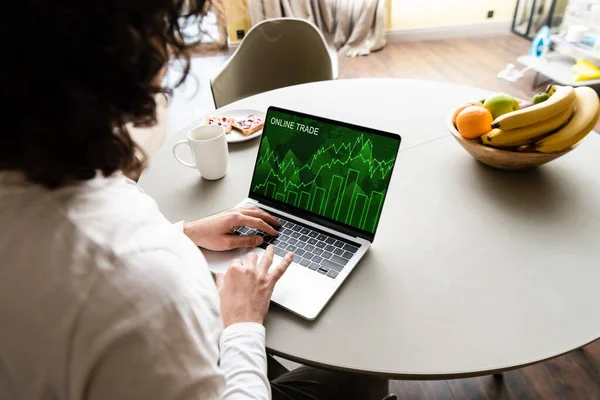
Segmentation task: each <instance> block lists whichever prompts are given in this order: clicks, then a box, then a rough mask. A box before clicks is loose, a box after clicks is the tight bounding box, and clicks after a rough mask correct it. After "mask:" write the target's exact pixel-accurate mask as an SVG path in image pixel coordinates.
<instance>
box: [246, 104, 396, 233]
mask: <svg viewBox="0 0 600 400" xmlns="http://www.w3.org/2000/svg"><path fill="white" fill-rule="evenodd" d="M399 147H400V136H398V135H394V134H389V133H384V132H378V131H374V130H371V129H368V128H360V127H356V126H352V125H348V124H343V123H337V122H335V121H329V120H325V119H322V118H319V117H309V116H305V115H302V114H300V115H297V114H296V113H294V112H286V111H284V110H281V109H277V108H273V107H271V108H270V109H269V111H268V113H267V117H266V120H265V127H264V130H263V137H262V140H261V144H260V148H259V151H258V157H257V161H256V166H255V170H254V176H253V178H252V183H251V187H250V192H251V193H252V194H255V195H259V196H263V197H266V198H268V199H271V200H275V202H279V203H284V204H286V205H289V206H293V207H296V208H300V209H302V210H304V211H308V212H309V213H314V214H317V215H319V216H321V217H325V218H326V219H329V220H333V221H335V222H338V223H342V224H345V225H349V226H351V227H353V228H356V229H359V230H362V231H366V232H368V233H369V234H374V233H375V229H376V228H377V224H378V222H379V217H380V215H381V210H382V206H383V201H384V199H385V195H386V192H387V189H388V186H389V183H390V179H391V175H392V169H393V168H394V163H395V161H396V156H397V154H398V149H399Z"/></svg>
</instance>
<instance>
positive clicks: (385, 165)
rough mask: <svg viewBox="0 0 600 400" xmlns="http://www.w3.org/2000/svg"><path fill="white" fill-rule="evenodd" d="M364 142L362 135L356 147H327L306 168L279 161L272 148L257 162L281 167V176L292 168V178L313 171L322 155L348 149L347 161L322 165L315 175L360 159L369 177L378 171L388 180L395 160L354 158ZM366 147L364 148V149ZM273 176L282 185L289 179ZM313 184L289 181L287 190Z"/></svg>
mask: <svg viewBox="0 0 600 400" xmlns="http://www.w3.org/2000/svg"><path fill="white" fill-rule="evenodd" d="M363 140H364V139H363V136H362V135H361V136H360V137H359V138H358V139H357V140H356V142H355V143H354V145H353V146H350V145H349V144H341V145H340V146H339V147H336V146H335V144H332V145H330V146H329V147H327V148H326V149H323V148H321V149H319V150H318V151H317V153H315V155H314V156H313V157H312V159H311V161H310V162H309V163H308V164H306V165H304V166H302V167H300V168H297V167H296V165H295V164H294V161H293V160H290V161H289V162H288V163H285V162H280V161H279V157H278V156H277V154H275V153H274V152H273V151H272V150H271V149H270V148H269V149H267V150H266V152H265V155H264V156H263V157H261V158H259V159H258V161H257V164H259V165H260V164H261V163H265V162H271V161H273V162H274V163H275V164H276V165H278V166H279V167H278V169H279V170H280V171H281V172H280V174H281V175H284V174H285V175H287V170H288V168H290V167H291V168H293V172H292V173H291V174H290V176H293V175H297V174H299V173H300V172H301V171H302V170H304V169H308V170H311V169H312V167H313V164H314V162H315V160H316V159H317V158H318V156H320V155H322V154H323V153H325V152H327V151H329V150H330V149H333V151H334V153H335V154H336V155H337V154H338V153H339V152H340V151H341V150H342V149H347V150H348V151H349V152H350V153H349V155H348V158H347V159H346V160H339V159H333V160H331V162H329V163H327V164H323V165H321V167H320V168H319V171H318V172H317V173H316V174H315V176H318V175H319V173H320V172H321V169H323V168H331V167H332V166H333V165H334V164H336V163H338V164H340V165H346V164H348V163H350V162H352V161H354V160H356V159H358V158H360V159H362V160H363V161H364V162H366V163H368V164H369V176H370V177H371V178H373V176H374V175H375V173H376V172H377V171H381V178H383V179H385V178H386V176H387V175H388V174H389V173H391V172H392V167H393V165H394V160H390V161H378V160H374V159H370V160H365V159H364V157H363V156H362V154H358V155H357V156H356V157H352V152H353V150H354V148H355V147H356V145H357V144H358V143H359V142H362V141H363ZM367 145H369V146H372V144H371V141H370V140H367V142H366V143H365V144H364V146H367ZM364 146H363V148H364ZM271 172H273V171H271ZM273 176H274V177H275V178H277V179H279V181H280V182H282V183H283V182H285V181H286V180H287V178H285V177H283V178H280V177H279V176H277V175H273ZM268 178H270V176H268V177H267V179H266V181H267V182H268V180H269V179H268ZM267 182H265V183H262V184H259V185H257V186H255V187H254V190H256V191H260V189H261V188H262V187H263V186H264V185H266V184H267ZM313 183H314V180H313V181H311V182H307V183H304V184H301V185H296V184H294V183H293V182H290V181H289V180H288V182H287V184H286V186H285V190H288V186H289V185H292V186H294V188H296V189H299V188H301V187H302V186H310V185H312V184H313Z"/></svg>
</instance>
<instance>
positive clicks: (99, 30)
mask: <svg viewBox="0 0 600 400" xmlns="http://www.w3.org/2000/svg"><path fill="white" fill-rule="evenodd" d="M205 7H206V4H205V1H204V0H53V1H50V0H23V1H20V2H18V4H17V3H15V4H14V7H12V9H11V10H10V11H9V10H8V9H7V10H5V12H3V13H2V14H1V16H0V29H1V30H2V31H1V35H0V42H1V43H2V44H1V47H0V49H2V53H3V54H4V58H3V60H4V62H3V66H4V68H3V70H4V71H5V73H4V83H3V93H4V98H5V100H7V102H6V103H7V104H5V105H4V110H5V112H4V114H3V115H4V118H3V119H4V121H3V122H4V124H3V129H2V132H1V133H0V138H1V144H0V399H3V400H4V399H6V400H60V399H70V400H80V399H89V400H100V399H107V400H109V399H110V400H119V399H123V400H135V399H150V400H152V399H156V400H176V399H178V400H183V399H220V398H223V399H267V398H270V397H271V395H273V397H274V398H281V399H292V398H300V399H317V398H318V399H324V398H352V396H361V394H360V393H361V392H360V390H357V389H356V388H357V386H358V387H360V386H361V385H362V384H363V383H365V382H366V380H365V381H363V380H361V379H362V378H358V377H353V376H349V375H346V374H341V373H340V374H336V373H328V372H325V371H319V370H314V369H309V368H306V367H304V368H301V369H299V370H297V371H293V372H292V373H290V374H284V375H282V376H280V377H279V378H277V379H275V380H274V381H273V382H272V383H270V382H269V379H268V376H267V362H268V361H267V355H266V354H265V329H264V327H263V326H262V322H263V319H264V317H265V315H266V313H267V310H268V307H269V299H270V297H271V293H272V291H273V287H274V285H275V283H276V282H277V280H278V279H279V278H280V277H281V276H282V274H283V273H284V272H285V270H286V268H287V266H288V265H289V264H290V262H291V260H292V256H293V255H292V254H288V255H287V256H286V257H285V258H284V259H283V261H282V262H281V264H280V265H278V266H276V267H275V269H274V270H273V272H271V273H269V272H268V269H269V267H270V265H271V263H272V261H273V248H269V249H268V250H267V252H266V254H265V256H264V257H263V258H262V259H261V260H258V259H257V256H256V255H255V254H250V255H249V256H248V257H247V258H246V259H245V260H244V261H243V262H242V261H241V260H233V261H232V262H231V266H230V268H229V270H228V272H227V274H226V275H225V276H218V277H217V282H216V286H215V282H214V281H213V279H212V276H211V274H210V272H209V270H208V268H207V265H206V261H205V259H204V257H203V256H202V253H201V252H200V250H199V248H198V246H201V247H204V248H208V249H212V250H228V249H233V248H237V247H248V246H256V245H259V244H261V243H262V238H261V237H260V236H252V237H237V236H233V235H231V234H230V233H231V232H232V231H233V228H234V227H235V226H241V225H246V226H251V227H256V228H259V229H261V230H263V231H266V232H268V233H269V234H272V235H276V234H277V232H276V228H277V227H278V221H277V220H276V219H275V218H273V217H272V216H270V215H268V214H267V213H265V212H264V211H262V210H260V209H257V208H242V209H234V210H229V211H226V212H224V213H221V214H218V215H214V216H211V217H208V218H205V219H201V220H198V221H192V222H186V223H182V224H176V225H172V224H170V223H169V222H168V221H167V220H166V218H165V217H164V216H163V215H162V214H161V213H160V211H159V210H158V207H157V205H156V203H155V202H154V201H153V200H152V199H151V198H149V197H148V196H146V195H145V194H143V193H142V192H141V191H140V190H139V189H138V188H137V186H136V184H135V182H134V181H132V180H130V179H129V178H128V177H132V176H138V175H139V174H140V172H141V170H142V168H143V166H144V159H143V152H142V151H141V150H140V149H139V148H138V147H137V145H136V144H135V143H134V141H133V140H132V139H131V136H130V134H129V132H128V129H127V125H128V124H133V125H136V126H153V125H154V124H156V111H155V109H156V102H155V98H156V96H157V95H160V94H165V95H168V94H170V90H171V89H172V88H165V87H161V84H160V76H161V71H164V69H165V68H166V65H167V63H168V61H169V59H170V58H171V57H173V58H178V59H181V60H183V62H184V65H185V66H186V69H185V71H184V72H185V73H184V74H183V77H182V79H181V82H183V80H184V79H185V76H186V75H187V72H188V69H189V55H188V53H187V51H188V46H187V45H186V44H185V42H184V37H183V34H182V29H183V24H185V23H186V22H185V21H188V20H190V18H192V17H196V16H198V15H201V14H202V13H203V12H204V10H205ZM181 82H180V83H181ZM140 154H141V155H142V157H141V159H140V157H138V156H139V155H140ZM365 379H366V378H365ZM342 387H344V388H347V389H349V390H350V392H351V393H353V394H352V395H348V396H345V395H342V392H341V391H340V390H341V389H340V388H342ZM340 396H341V397H340ZM357 398H360V397H357Z"/></svg>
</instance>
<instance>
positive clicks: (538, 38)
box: [529, 26, 550, 58]
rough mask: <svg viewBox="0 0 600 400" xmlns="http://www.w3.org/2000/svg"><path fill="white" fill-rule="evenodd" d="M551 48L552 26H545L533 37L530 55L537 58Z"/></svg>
mask: <svg viewBox="0 0 600 400" xmlns="http://www.w3.org/2000/svg"><path fill="white" fill-rule="evenodd" d="M549 48H550V28H549V27H548V26H544V27H543V28H542V29H540V30H539V32H538V33H537V34H536V35H535V37H534V38H533V41H532V42H531V47H530V48H529V55H530V56H532V57H536V58H541V57H543V56H544V55H545V54H546V53H547V52H548V49H549Z"/></svg>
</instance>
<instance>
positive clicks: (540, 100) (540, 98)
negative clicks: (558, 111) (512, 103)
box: [532, 93, 550, 104]
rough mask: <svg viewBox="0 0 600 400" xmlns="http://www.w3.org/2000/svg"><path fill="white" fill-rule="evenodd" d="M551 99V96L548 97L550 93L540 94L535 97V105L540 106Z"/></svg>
mask: <svg viewBox="0 0 600 400" xmlns="http://www.w3.org/2000/svg"><path fill="white" fill-rule="evenodd" d="M549 98H550V96H549V95H548V93H538V94H536V95H535V96H533V99H532V101H533V104H540V103H543V102H545V101H546V100H548V99H549Z"/></svg>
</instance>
